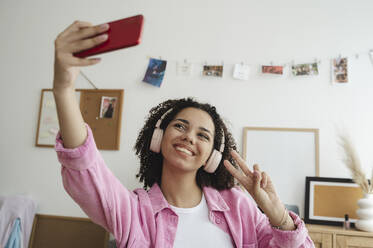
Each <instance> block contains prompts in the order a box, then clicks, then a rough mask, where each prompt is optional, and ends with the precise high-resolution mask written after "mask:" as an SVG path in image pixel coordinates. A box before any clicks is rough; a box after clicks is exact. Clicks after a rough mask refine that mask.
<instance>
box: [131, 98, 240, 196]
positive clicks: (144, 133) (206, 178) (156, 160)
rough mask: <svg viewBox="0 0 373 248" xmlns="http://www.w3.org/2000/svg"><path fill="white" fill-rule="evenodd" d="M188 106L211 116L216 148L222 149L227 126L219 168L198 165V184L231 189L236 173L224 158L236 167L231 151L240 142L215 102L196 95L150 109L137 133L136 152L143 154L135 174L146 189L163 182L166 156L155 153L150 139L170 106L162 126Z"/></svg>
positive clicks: (169, 101) (140, 155)
mask: <svg viewBox="0 0 373 248" xmlns="http://www.w3.org/2000/svg"><path fill="white" fill-rule="evenodd" d="M189 107H192V108H197V109H201V110H203V111H205V112H206V113H208V114H209V115H210V116H211V118H212V120H213V122H214V126H215V135H214V149H216V150H219V149H220V145H221V142H222V135H223V133H222V130H224V138H225V146H224V151H223V153H222V155H223V156H222V160H221V162H220V163H219V166H218V168H217V169H216V171H215V172H214V173H207V172H206V171H204V170H203V168H202V167H201V168H199V169H198V171H197V176H196V180H197V185H198V186H199V187H200V188H202V187H203V186H211V187H213V188H215V189H217V190H223V189H230V188H232V187H233V186H234V184H235V181H234V177H233V176H232V175H231V174H230V172H229V171H228V170H227V169H226V168H225V167H224V165H223V161H224V160H229V161H230V162H231V163H232V164H233V166H235V167H236V168H237V165H236V164H235V161H234V159H233V158H232V156H231V154H230V151H231V150H236V149H237V145H236V142H235V141H234V139H233V136H232V134H231V133H230V132H229V131H228V129H227V127H226V125H225V124H224V122H223V120H222V119H221V118H220V115H219V114H218V113H217V112H216V108H215V107H214V106H211V105H210V104H208V103H204V104H202V103H199V102H197V101H195V100H194V99H193V98H182V99H174V100H167V101H165V102H162V103H160V104H159V105H158V106H156V107H154V108H152V109H151V110H150V111H149V116H148V117H147V120H146V121H145V125H144V126H143V128H142V129H141V131H140V133H139V136H138V137H137V140H136V144H135V146H134V150H135V151H136V155H137V156H138V157H139V158H140V170H139V173H138V174H137V175H136V177H137V178H140V179H139V180H140V182H142V183H143V184H144V185H143V188H144V189H148V188H149V187H151V186H153V184H154V183H158V185H161V180H162V162H163V156H162V154H161V153H155V152H152V151H150V149H149V147H150V141H151V138H152V135H153V131H154V128H155V125H156V123H157V121H158V120H159V119H160V118H161V116H162V115H163V114H164V113H166V112H167V111H168V110H169V109H172V110H171V111H170V112H169V113H168V114H167V115H166V116H165V117H164V119H163V121H162V124H161V126H160V128H161V129H163V130H165V129H166V128H167V126H168V124H169V123H170V122H171V121H172V120H173V119H174V117H175V116H176V115H177V114H178V113H179V112H180V111H181V110H183V109H185V108H189Z"/></svg>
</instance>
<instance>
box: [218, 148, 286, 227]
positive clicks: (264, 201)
mask: <svg viewBox="0 0 373 248" xmlns="http://www.w3.org/2000/svg"><path fill="white" fill-rule="evenodd" d="M231 155H232V157H233V159H234V160H235V161H236V162H237V163H238V165H239V166H240V168H241V170H242V172H241V171H239V170H238V169H236V168H235V167H234V166H233V165H232V164H231V163H230V162H229V161H228V160H224V165H225V167H226V168H227V170H228V171H229V172H230V173H231V174H232V176H233V177H235V178H236V179H237V180H238V181H239V182H240V183H241V185H243V186H244V188H245V189H246V190H247V191H248V192H249V193H250V195H251V196H252V198H253V199H254V200H255V202H256V203H257V204H258V206H259V207H260V208H261V209H262V210H263V211H264V213H265V214H266V215H267V216H268V218H269V219H270V222H271V223H272V224H274V223H280V222H281V220H282V217H283V214H284V211H285V207H284V205H283V204H282V203H281V200H280V199H279V197H278V195H277V193H276V190H275V187H274V185H273V183H272V180H271V178H270V177H269V176H268V175H267V174H266V173H265V172H261V171H260V169H259V166H258V165H257V164H255V165H254V166H253V170H252V171H251V170H250V169H249V167H248V166H247V165H246V163H245V161H244V160H243V159H242V158H241V156H240V155H239V154H238V153H237V152H236V151H231Z"/></svg>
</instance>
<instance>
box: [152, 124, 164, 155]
mask: <svg viewBox="0 0 373 248" xmlns="http://www.w3.org/2000/svg"><path fill="white" fill-rule="evenodd" d="M162 138H163V130H162V129H161V128H158V127H157V128H156V129H154V132H153V136H152V140H151V141H150V151H152V152H155V153H159V152H160V151H161V143H162Z"/></svg>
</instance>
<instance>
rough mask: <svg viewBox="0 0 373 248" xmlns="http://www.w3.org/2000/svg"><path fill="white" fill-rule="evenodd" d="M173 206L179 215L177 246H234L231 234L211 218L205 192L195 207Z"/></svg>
mask: <svg viewBox="0 0 373 248" xmlns="http://www.w3.org/2000/svg"><path fill="white" fill-rule="evenodd" d="M171 208H172V210H174V211H175V213H176V214H177V215H178V216H179V220H178V224H177V230H176V237H175V242H174V247H175V248H184V247H185V248H186V247H188V248H190V247H193V248H199V247H201V248H209V247H212V248H219V247H222V248H229V247H233V243H232V239H231V237H230V236H229V234H228V233H226V232H224V231H223V230H222V229H220V228H219V227H217V226H216V225H215V224H214V223H212V222H211V221H210V220H209V217H208V216H209V210H208V207H207V203H206V199H205V196H204V195H203V194H202V200H201V202H200V203H199V204H198V205H197V206H195V207H193V208H177V207H174V206H171Z"/></svg>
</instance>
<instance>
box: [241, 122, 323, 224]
mask: <svg viewBox="0 0 373 248" xmlns="http://www.w3.org/2000/svg"><path fill="white" fill-rule="evenodd" d="M243 158H244V159H245V161H246V162H247V164H248V166H250V167H251V166H252V165H253V164H258V165H259V167H260V169H261V170H262V171H265V172H266V173H267V174H268V175H269V176H270V177H271V179H272V181H273V183H274V185H275V188H276V190H277V193H278V194H279V197H280V199H281V200H282V201H283V202H284V203H285V204H287V205H295V206H298V208H299V210H300V216H301V217H303V216H304V213H303V210H304V196H305V183H304V182H305V178H306V176H319V130H318V129H309V128H276V127H244V130H243Z"/></svg>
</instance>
